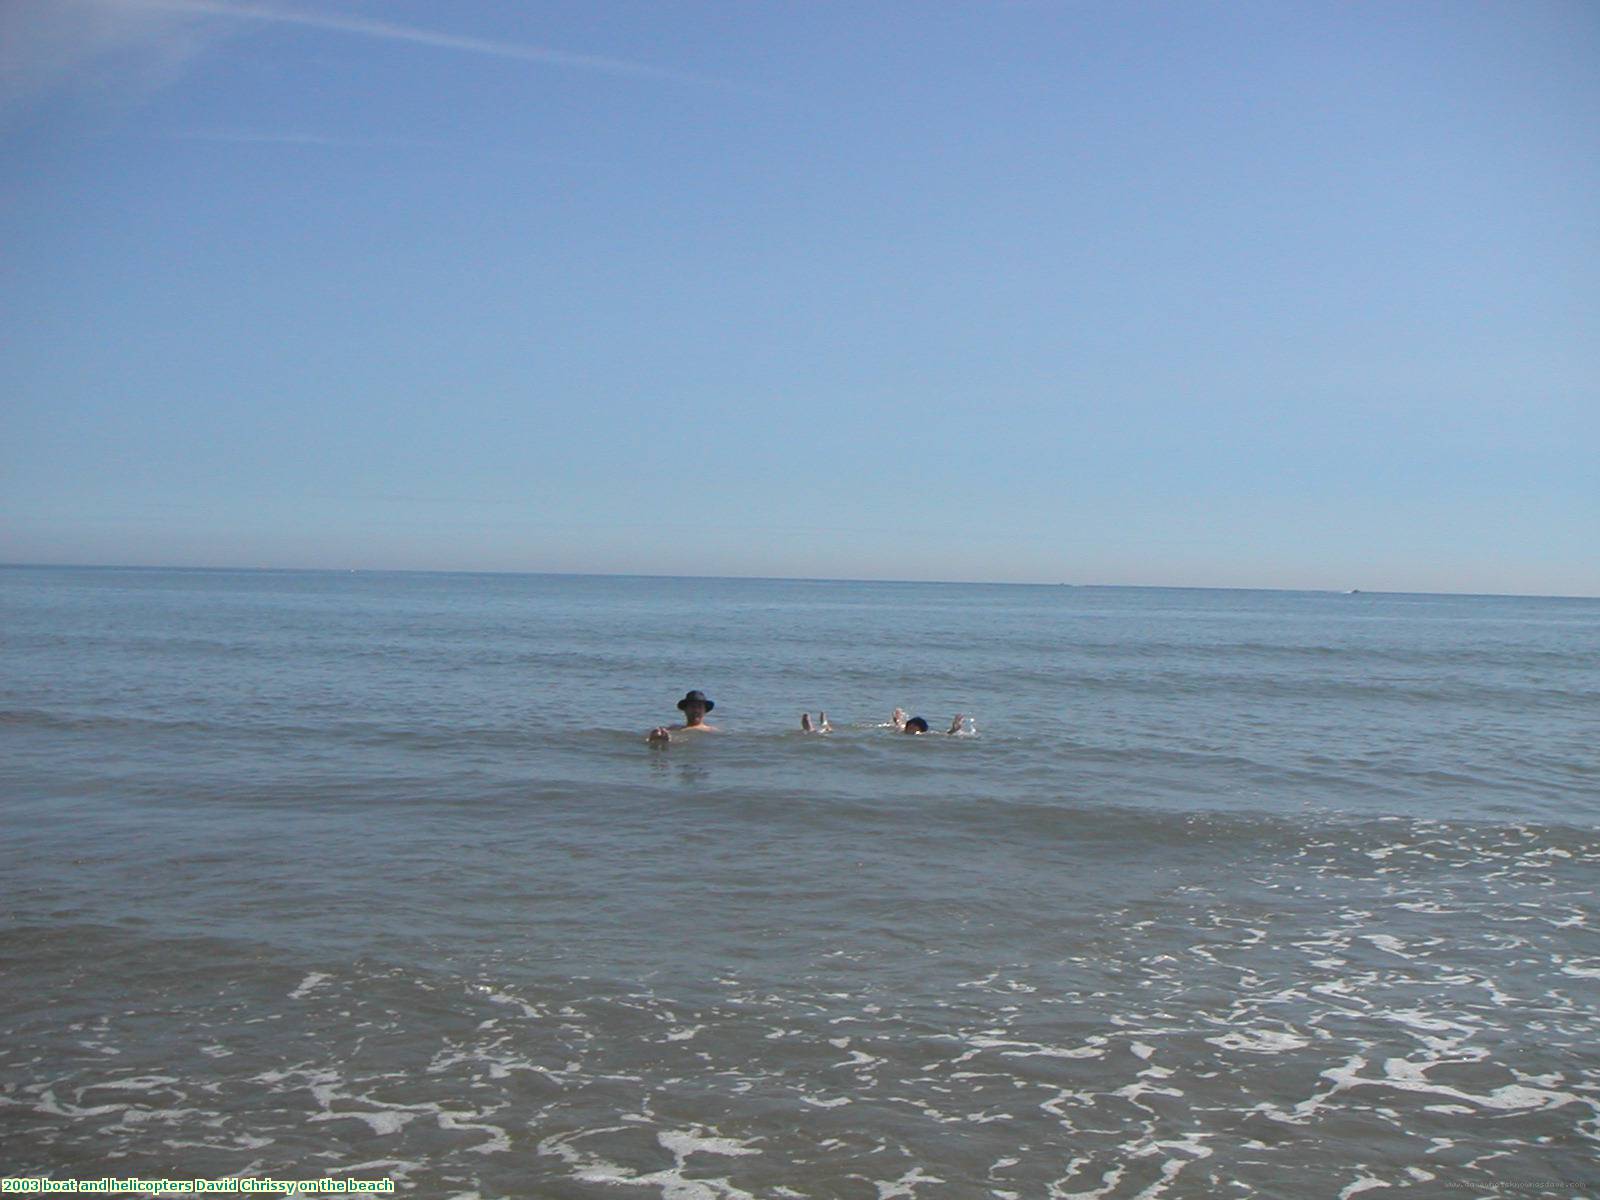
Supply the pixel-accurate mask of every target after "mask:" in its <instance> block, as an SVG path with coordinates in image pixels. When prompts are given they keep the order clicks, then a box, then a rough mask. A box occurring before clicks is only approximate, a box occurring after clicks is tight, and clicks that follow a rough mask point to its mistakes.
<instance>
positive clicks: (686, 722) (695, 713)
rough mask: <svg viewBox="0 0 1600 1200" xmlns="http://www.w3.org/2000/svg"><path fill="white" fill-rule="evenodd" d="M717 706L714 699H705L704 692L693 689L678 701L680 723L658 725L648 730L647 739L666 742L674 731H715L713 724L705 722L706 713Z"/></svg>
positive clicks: (670, 738)
mask: <svg viewBox="0 0 1600 1200" xmlns="http://www.w3.org/2000/svg"><path fill="white" fill-rule="evenodd" d="M716 706H717V702H716V701H715V700H707V699H706V694H705V693H704V692H701V691H693V692H690V693H689V694H688V695H686V696H685V697H684V698H683V699H682V700H679V701H678V711H679V712H681V713H682V714H683V724H682V725H658V726H656V727H655V728H654V729H652V730H651V731H650V736H649V739H648V740H650V741H652V742H667V741H671V740H672V735H673V734H675V733H716V732H717V727H716V726H715V725H707V724H706V714H707V713H708V712H710V711H711V710H712V709H713V708H715V707H716Z"/></svg>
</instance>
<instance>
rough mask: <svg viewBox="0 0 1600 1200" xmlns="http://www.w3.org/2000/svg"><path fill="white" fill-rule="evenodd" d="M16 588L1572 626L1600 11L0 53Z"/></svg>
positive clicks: (1592, 548)
mask: <svg viewBox="0 0 1600 1200" xmlns="http://www.w3.org/2000/svg"><path fill="white" fill-rule="evenodd" d="M0 26H3V27H0V44H3V45H4V47H5V49H4V50H3V52H0V53H3V55H4V66H5V76H4V82H3V84H0V245H3V246H4V248H5V250H4V256H3V262H0V324H3V332H0V339H3V345H4V353H3V354H0V404H3V409H0V561H12V562H63V563H66V562H72V563H116V564H182V565H208V566H281V567H341V568H342V567H370V568H385V567H387V568H421V569H467V570H531V571H599V572H639V573H667V574H731V575H794V576H825V577H845V578H902V579H907V578H909V579H917V578H924V579H954V580H965V579H972V580H1018V581H1046V582H1056V581H1068V582H1080V583H1130V584H1175V585H1201V586H1210V585H1219V586H1265V587H1331V588H1345V587H1360V588H1363V589H1366V590H1380V589H1393V590H1428V591H1501V592H1530V593H1544V592H1548V593H1561V594H1586V595H1600V469H1597V467H1596V465H1595V464H1596V461H1597V459H1600V454H1597V449H1596V448H1597V447H1600V272H1597V263H1600V254H1597V251H1600V221H1597V219H1596V214H1597V212H1600V208H1597V204H1596V197H1600V8H1597V7H1596V6H1595V5H1594V4H1592V3H1542V2H1519V3H1502V4H1473V3H1467V2H1464V0H1452V2H1450V3H1439V4H1434V3H1425V2H1424V3H1404V4H1400V3H1391V4H1371V3H1340V4H1311V3H1307V4H1291V3H1283V2H1274V3H1264V4H1251V3H1230V4H1204V3H1192V2H1185V3H1126V4H1113V3H1093V4H1079V3H998V2H997V3H989V4H978V3H972V4H955V3H949V4H944V3H940V4H929V3H925V2H919V3H903V4H901V3H848V4H846V3H837V4H834V3H792V4H780V3H760V4H735V3H731V2H730V3H718V4H712V3H695V4H674V3H643V2H634V3H626V4H624V3H606V2H595V3H587V2H586V3H576V2H574V3H565V4H541V3H531V2H530V3H489V2H487V0H485V2H481V3H480V2H466V0H463V2H460V3H449V4H446V3H438V2H434V3H421V2H406V0H393V2H384V0H325V2H322V3H315V2H311V0H306V2H304V3H299V4H292V5H291V4H287V3H286V4H282V5H280V4H278V3H276V2H273V3H242V2H241V3H227V2H224V0H204V2H202V0H162V2H157V0H13V2H12V3H10V4H9V5H6V6H3V7H0Z"/></svg>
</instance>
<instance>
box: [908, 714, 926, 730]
mask: <svg viewBox="0 0 1600 1200" xmlns="http://www.w3.org/2000/svg"><path fill="white" fill-rule="evenodd" d="M905 732H906V733H927V732H928V723H927V722H926V721H924V720H923V719H922V718H921V717H912V718H911V719H910V720H909V721H907V722H906V724H905Z"/></svg>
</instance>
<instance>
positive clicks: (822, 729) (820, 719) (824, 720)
mask: <svg viewBox="0 0 1600 1200" xmlns="http://www.w3.org/2000/svg"><path fill="white" fill-rule="evenodd" d="M800 729H801V731H802V732H804V733H832V732H833V724H832V723H831V722H830V721H829V720H828V714H827V713H825V712H819V713H818V714H817V723H816V724H815V725H813V724H812V723H811V714H810V713H808V712H803V713H801V714H800Z"/></svg>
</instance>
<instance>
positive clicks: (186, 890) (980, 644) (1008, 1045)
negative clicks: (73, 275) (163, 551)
mask: <svg viewBox="0 0 1600 1200" xmlns="http://www.w3.org/2000/svg"><path fill="white" fill-rule="evenodd" d="M688 688H701V689H703V690H705V691H706V692H707V693H708V694H710V695H711V696H712V697H713V698H714V699H715V700H716V701H717V708H716V712H715V714H714V715H713V718H712V719H713V721H714V722H715V723H717V724H718V725H720V726H721V727H722V729H723V733H722V734H721V735H720V736H716V737H711V736H706V737H702V738H699V739H695V740H687V741H686V740H679V741H678V742H675V743H673V744H672V745H670V746H668V747H665V748H652V747H649V746H647V745H646V744H645V742H644V738H643V735H644V733H645V731H646V730H648V729H649V728H650V727H652V726H654V725H657V724H661V723H665V722H668V721H671V720H674V719H676V713H675V712H674V709H673V703H674V701H675V700H676V699H677V697H679V696H680V695H682V694H683V692H684V691H685V690H686V689H688ZM896 705H901V706H903V707H905V708H906V709H907V710H908V711H910V712H912V713H920V714H922V715H925V716H926V717H928V719H929V720H930V722H932V723H933V724H934V726H935V727H936V728H943V727H945V726H946V725H947V724H948V722H949V718H950V717H951V715H952V714H954V713H956V712H958V711H959V712H964V713H967V714H969V715H971V716H972V717H973V718H974V720H975V724H976V733H975V734H974V735H972V736H963V737H942V736H930V737H923V738H908V737H903V736H900V735H897V734H895V733H894V732H893V731H892V730H889V729H885V728H884V727H883V722H885V721H886V720H887V717H888V714H889V712H890V710H891V709H892V708H893V707H895V706H896ZM818 709H826V710H827V712H828V715H829V717H830V719H831V720H832V721H833V723H834V725H835V727H836V729H835V732H834V733H832V734H831V735H828V736H825V737H824V736H807V735H804V734H802V733H801V732H799V729H798V721H799V715H800V713H801V712H802V711H810V712H812V713H813V714H815V713H816V711H817V710H818ZM1597 863H1600V601H1595V600H1561V599H1523V598H1504V597H1455V596H1449V597H1447V596H1402V595H1333V594H1313V593H1284V592H1228V591H1184V590H1164V589H1109V588H1069V587H1013V586H995V587H988V586H956V585H948V586H947V585H931V584H880V583H830V582H793V581H750V580H692V579H644V578H587V577H555V576H479V575H427V574H381V573H362V574H339V573H315V572H307V573H294V572H225V571H155V570H137V571H133V570H129V571H124V570H109V569H107V570H67V569H21V568H12V569H6V570H0V881H3V910H0V972H3V974H0V1173H3V1174H6V1175H12V1176H18V1175H45V1176H53V1177H56V1178H71V1177H76V1178H99V1177H102V1176H106V1175H114V1176H118V1177H127V1176H142V1177H152V1176H167V1177H181V1178H195V1177H223V1176H241V1177H267V1176H271V1177H278V1178H283V1177H290V1178H304V1177H313V1176H317V1177H320V1176H333V1177H341V1178H342V1177H346V1176H358V1177H369V1178H388V1179H392V1180H393V1181H395V1183H396V1184H397V1186H398V1187H399V1189H400V1190H401V1191H404V1192H410V1193H413V1194H416V1195H425V1196H463V1197H472V1196H476V1197H498V1196H537V1197H553V1198H568V1197H571V1198H579V1197H608V1198H610V1197H628V1196H638V1197H645V1198H649V1197H664V1198H666V1200H722V1198H738V1197H759V1198H763V1200H764V1198H766V1197H810V1198H815V1200H834V1198H839V1200H850V1198H854V1197H861V1198H863V1200H893V1198H896V1197H910V1198H913V1200H940V1198H946V1197H948V1198H961V1200H964V1198H967V1197H999V1198H1016V1200H1024V1198H1026V1200H1032V1198H1035V1197H1097V1198H1106V1200H1112V1198H1130V1200H1131V1198H1133V1197H1140V1198H1150V1197H1210V1196H1217V1195H1222V1196H1231V1195H1238V1196H1268V1197H1296V1198H1298V1197H1322V1196H1326V1197H1341V1198H1346V1200H1347V1198H1349V1197H1352V1196H1356V1195H1358V1194H1359V1195H1362V1196H1365V1197H1368V1198H1369V1200H1370V1198H1371V1197H1378V1196H1387V1195H1395V1196H1400V1195H1403V1196H1406V1197H1414V1198H1421V1197H1430V1196H1502V1195H1516V1196H1522V1197H1530V1196H1559V1197H1563V1198H1570V1197H1573V1196H1594V1195H1596V1194H1600V1167H1597V1162H1600V1005H1597V998H1600V937H1597V932H1600V901H1597V899H1596V892H1595V888H1596V884H1597V881H1600V872H1597V870H1596V866H1597Z"/></svg>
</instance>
